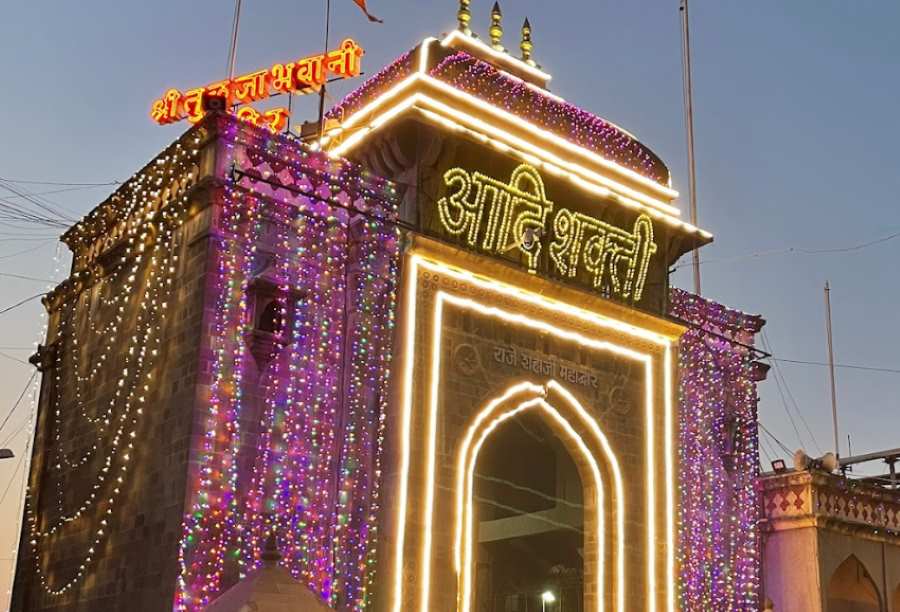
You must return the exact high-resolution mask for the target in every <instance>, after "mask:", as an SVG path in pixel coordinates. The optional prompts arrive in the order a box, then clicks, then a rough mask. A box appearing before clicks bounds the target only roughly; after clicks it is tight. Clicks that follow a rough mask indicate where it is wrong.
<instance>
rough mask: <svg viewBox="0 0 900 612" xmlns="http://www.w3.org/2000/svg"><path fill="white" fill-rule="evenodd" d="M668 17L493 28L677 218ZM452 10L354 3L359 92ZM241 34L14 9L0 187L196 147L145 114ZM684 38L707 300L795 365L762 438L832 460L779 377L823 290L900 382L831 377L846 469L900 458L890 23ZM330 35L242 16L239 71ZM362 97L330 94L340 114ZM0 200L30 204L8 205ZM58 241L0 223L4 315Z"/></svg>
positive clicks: (851, 356)
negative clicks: (630, 155) (603, 135)
mask: <svg viewBox="0 0 900 612" xmlns="http://www.w3.org/2000/svg"><path fill="white" fill-rule="evenodd" d="M491 4H492V2H488V0H474V1H473V2H472V12H473V29H474V30H475V31H476V32H477V33H479V34H481V35H483V36H486V34H487V25H488V22H489V19H488V15H489V12H490V6H491ZM678 4H679V3H678V0H666V1H663V0H652V1H651V0H640V1H631V2H617V3H612V2H610V3H605V2H580V1H576V0H569V1H557V2H552V3H548V2H546V1H543V0H515V1H513V0H507V2H506V3H505V4H503V10H504V25H505V27H506V37H505V42H506V45H507V46H508V47H511V48H517V46H518V31H519V26H520V24H521V22H522V20H523V18H524V17H525V16H528V17H529V18H530V20H531V23H532V25H533V29H534V33H533V39H534V42H535V58H536V59H537V61H538V62H539V63H541V64H542V66H543V68H544V69H545V70H547V71H548V72H550V73H551V74H552V75H553V81H552V83H551V88H552V90H553V91H554V92H555V93H557V94H559V95H561V96H563V97H564V98H566V99H567V100H568V101H570V102H573V103H575V104H577V105H579V106H582V107H584V108H586V109H588V110H590V111H592V112H594V113H597V114H598V115H600V116H602V117H604V118H607V119H609V120H610V121H613V122H615V123H617V124H618V125H621V126H622V127H624V128H626V129H627V130H628V131H630V132H631V133H633V134H635V135H636V136H637V137H638V138H639V139H640V140H641V141H642V142H644V143H645V144H646V145H648V146H649V147H650V148H652V149H653V150H654V151H655V152H656V153H657V154H658V155H659V156H660V157H661V158H662V159H663V160H664V161H665V162H666V163H667V164H668V165H669V167H670V169H671V170H672V173H673V185H674V187H675V188H676V189H678V190H679V191H680V192H681V194H682V197H681V199H680V206H681V208H682V210H683V211H684V214H685V215H687V195H688V181H687V172H686V167H687V164H686V152H685V151H686V147H685V133H684V120H683V105H682V86H681V52H680V17H679V11H678ZM456 6H457V5H456V2H454V1H453V0H417V1H415V2H411V1H401V0H369V8H370V10H371V11H372V12H373V13H374V14H376V15H378V16H379V17H381V18H382V19H383V20H384V22H385V23H384V24H383V25H379V24H372V23H369V22H368V21H367V20H366V19H365V17H364V16H363V15H362V14H361V13H360V11H359V10H358V9H357V8H356V6H355V5H354V3H353V2H352V0H333V7H332V9H333V12H332V15H333V18H332V40H333V41H338V40H340V38H343V37H346V36H351V37H353V38H355V39H356V40H357V41H359V42H360V43H361V44H362V45H363V46H364V47H365V48H366V55H365V57H364V58H363V70H364V71H365V72H367V73H369V74H372V73H374V72H376V71H377V70H378V69H379V68H380V67H381V66H383V65H384V64H385V63H387V62H389V61H390V60H391V59H393V58H394V57H396V56H397V55H399V54H400V53H402V52H404V51H406V50H408V49H409V48H411V47H413V46H415V45H416V44H417V43H418V42H419V41H420V40H422V39H423V38H424V37H426V36H429V35H435V34H439V33H441V32H446V31H449V30H450V29H452V28H453V27H455V13H456ZM232 11H233V2H232V1H230V0H218V1H213V0H202V1H201V0H194V1H192V2H164V1H159V2H144V3H136V2H133V3H132V2H126V3H123V2H113V1H112V0H105V1H87V2H77V3H76V2H52V3H51V2H42V1H39V0H38V1H31V2H15V3H14V2H7V3H6V4H5V6H4V9H3V17H2V19H0V76H2V79H3V83H4V85H3V87H2V91H3V106H2V109H3V112H2V113H0V142H2V146H0V179H4V180H16V181H41V182H56V183H109V182H111V181H114V180H119V181H121V180H125V179H127V178H128V177H129V176H131V175H132V174H133V173H134V172H135V171H137V170H138V169H140V168H141V167H142V166H143V165H144V164H145V163H146V162H147V161H149V160H150V159H151V158H152V157H153V156H154V155H156V154H157V153H158V152H159V151H160V150H161V149H162V148H164V147H165V146H166V145H167V144H168V143H170V142H171V141H173V140H174V139H175V138H176V137H177V136H178V135H179V134H180V133H181V131H182V130H184V129H185V128H186V127H187V125H186V124H184V123H180V124H176V125H172V126H167V127H160V126H157V125H156V124H155V123H153V122H152V121H151V119H150V117H149V114H148V113H149V109H150V104H151V102H152V100H153V99H155V98H156V97H158V96H159V95H160V94H162V93H163V92H164V91H165V89H167V88H168V87H177V88H180V89H187V88H190V87H194V86H199V85H203V84H206V83H208V82H211V81H214V80H216V79H219V78H223V77H224V76H226V63H227V52H228V39H229V34H230V29H231V21H232ZM691 18H692V23H691V27H692V30H691V34H692V41H693V55H694V99H695V128H696V159H697V176H698V191H697V193H698V201H699V208H700V223H699V224H700V226H701V227H703V228H704V229H707V230H709V231H711V232H713V234H714V235H715V242H714V243H713V244H712V245H710V246H708V247H705V248H704V249H703V250H702V253H701V254H702V259H703V261H704V264H703V268H702V273H703V294H704V296H705V297H708V298H711V299H713V300H716V301H719V302H722V303H724V304H726V305H728V306H731V307H734V308H738V309H740V310H744V311H747V312H752V313H759V314H761V315H762V316H763V317H765V318H766V320H767V321H768V323H767V325H766V327H765V335H766V337H767V338H768V341H769V344H768V349H769V350H770V352H771V353H773V354H774V356H775V357H776V358H778V359H783V360H788V361H784V362H781V363H779V370H778V371H776V370H775V369H774V368H773V370H772V371H771V372H770V374H769V380H768V381H766V382H765V383H763V384H762V386H761V396H762V399H761V403H760V411H759V412H760V420H761V421H762V423H763V424H764V425H765V426H766V428H768V429H769V430H770V431H771V432H772V433H773V434H774V435H775V436H776V437H777V438H778V439H779V440H780V441H781V442H783V443H784V444H785V445H786V446H787V447H788V448H789V449H791V450H793V449H795V448H798V447H803V448H806V449H807V450H808V451H809V454H811V455H818V454H820V453H821V451H826V450H830V448H831V447H832V445H833V443H832V426H831V403H830V397H829V391H828V372H827V368H825V367H822V366H821V365H805V364H797V363H790V362H789V361H805V362H823V361H825V359H826V344H825V324H824V305H823V296H822V288H823V285H824V283H825V281H826V280H830V282H831V285H832V304H833V311H834V344H835V357H836V361H837V363H838V364H841V365H842V366H843V365H850V366H865V367H867V368H881V369H886V370H892V371H875V370H871V369H855V368H847V367H840V368H838V370H837V388H838V404H839V412H840V428H841V452H842V454H844V455H846V454H847V452H848V449H847V434H848V433H849V434H850V435H851V436H852V445H853V449H852V450H853V453H854V454H858V453H861V452H867V451H876V450H882V449H887V448H896V447H900V418H898V413H900V411H898V391H900V358H898V353H897V348H896V347H897V345H898V343H900V329H898V314H897V304H898V302H900V284H898V282H897V279H898V276H897V269H898V265H900V237H897V238H896V239H886V240H881V239H882V238H888V237H891V236H900V212H898V208H900V197H898V194H900V163H898V161H897V159H898V158H897V153H896V150H897V147H898V143H900V121H898V110H900V78H898V74H900V68H898V65H900V30H898V29H897V24H898V23H900V3H897V2H890V1H888V0H882V1H880V2H878V1H867V0H857V1H853V2H848V1H846V0H841V1H838V0H832V1H826V0H791V1H790V2H784V1H782V0H755V1H753V2H740V3H738V2H721V1H719V0H693V2H692V3H691ZM323 27H324V1H323V0H320V1H317V2H311V1H306V2H298V1H296V0H295V1H293V2H291V1H288V0H267V1H265V2H258V1H254V0H245V1H244V3H243V15H242V22H241V29H240V37H239V43H238V57H237V70H238V71H239V72H240V71H245V72H248V71H252V70H256V69H259V68H263V67H267V66H269V65H271V64H272V63H275V62H280V61H288V60H290V59H294V58H297V57H301V56H304V55H308V54H312V53H316V52H319V51H321V48H322V46H323ZM360 82H361V81H356V82H355V83H350V82H348V83H342V84H339V85H338V86H336V87H334V89H333V91H332V95H334V96H335V97H338V98H339V97H340V96H341V95H343V94H344V93H346V92H347V91H348V90H349V89H350V88H351V87H352V86H353V85H355V84H358V83H360ZM313 102H314V100H312V99H307V100H305V101H303V102H302V103H301V104H295V113H294V120H295V121H297V120H303V119H310V118H314V104H313ZM11 185H12V186H13V187H15V188H16V189H20V190H21V189H25V190H28V191H31V192H37V193H45V192H49V191H57V190H69V189H72V188H73V187H75V188H77V189H73V190H69V191H59V192H57V193H48V194H46V197H47V198H48V199H49V200H51V201H52V202H54V203H55V204H57V205H58V207H59V208H62V209H65V210H66V211H67V212H68V214H70V216H71V217H72V218H77V217H80V216H81V215H83V214H85V213H87V212H88V211H89V210H91V208H93V207H94V206H95V205H96V204H98V203H99V202H100V201H102V200H103V198H104V197H105V196H107V195H108V194H109V193H110V192H111V191H112V190H113V189H114V186H101V187H81V186H78V185H52V184H38V183H34V184H32V183H26V182H21V183H12V184H11ZM0 199H2V200H3V202H4V203H6V204H13V205H15V204H16V203H17V202H19V200H18V199H16V198H15V197H13V194H11V193H10V192H8V191H6V190H4V189H3V188H2V187H0ZM54 238H55V236H54V234H53V232H52V231H49V230H46V229H44V228H28V229H19V228H18V227H12V226H10V225H9V223H5V222H0V283H2V285H0V286H2V291H0V310H2V309H3V308H6V307H7V306H10V305H13V304H15V303H17V302H19V301H20V300H22V299H24V298H27V297H29V296H32V295H34V294H37V293H40V292H42V291H44V290H46V286H47V283H46V282H41V281H40V280H37V281H35V280H26V279H21V278H13V277H10V276H8V275H9V274H15V275H20V276H26V277H32V278H35V279H51V278H55V279H56V280H59V279H61V278H63V276H64V273H65V271H66V270H67V267H68V258H67V257H66V256H63V257H62V258H61V259H60V260H59V262H58V264H57V263H55V254H56V252H57V246H56V242H55V240H54ZM63 251H64V249H63ZM892 262H893V263H892ZM681 263H682V265H684V266H685V267H683V268H681V269H679V270H678V271H677V272H676V274H675V277H674V279H673V281H674V284H675V285H677V286H681V287H684V288H687V289H690V288H691V276H690V268H689V265H688V264H689V257H685V258H683V260H682V262H681ZM57 266H58V267H59V271H58V272H56V276H55V277H54V268H55V267H57ZM40 313H41V306H40V303H39V302H38V301H37V300H33V301H31V302H29V303H28V304H26V305H24V306H22V307H19V308H16V309H14V310H12V311H10V312H8V313H5V314H0V334H2V339H0V377H2V378H0V380H2V381H3V384H2V386H0V422H2V420H3V419H4V418H5V417H6V416H7V412H8V410H9V409H10V407H12V406H13V404H14V403H15V401H16V399H17V398H18V397H19V395H20V393H22V390H23V388H25V385H26V382H27V381H28V378H29V377H30V376H31V374H32V372H33V371H34V369H33V368H32V367H31V366H30V365H28V364H26V363H23V362H24V361H26V360H27V358H28V356H29V355H30V354H31V352H32V350H33V343H34V341H35V340H36V339H37V338H38V336H39V334H40V331H41V318H40ZM782 376H783V378H782ZM785 385H786V386H785ZM28 400H29V395H28V394H27V393H26V395H25V398H24V399H23V401H22V402H21V403H20V405H19V407H18V408H17V409H16V410H15V412H14V413H13V414H12V415H11V416H10V418H9V420H8V422H7V424H6V425H5V426H4V427H3V428H2V430H0V447H7V446H8V447H11V448H12V449H13V450H14V452H15V453H16V455H17V457H16V458H15V459H12V460H0V495H2V496H3V497H2V500H0V596H3V594H5V593H6V591H7V590H8V580H9V574H10V570H11V565H12V558H13V556H14V550H13V548H14V542H15V533H16V529H15V528H16V526H17V524H18V523H17V521H18V514H19V510H20V504H21V501H20V500H21V489H22V482H23V475H24V470H25V467H26V461H24V460H23V461H21V462H20V461H19V457H21V456H22V455H23V453H24V451H25V446H26V443H27V438H28V433H29V428H28V427H27V426H25V425H24V424H25V423H26V422H27V420H28V417H29V411H30V410H31V409H32V405H31V403H30V402H29V401H28ZM794 401H795V402H796V404H795V403H794ZM786 406H787V407H788V408H789V409H790V411H791V415H792V417H793V419H794V421H795V424H792V423H791V420H790V419H789V418H788V416H787V412H786V410H787V408H786ZM798 409H799V414H798V413H797V412H796V411H797V410H798ZM800 415H802V417H801V416H800ZM804 420H805V422H804ZM807 424H808V427H809V429H810V430H811V434H810V433H809V432H808V431H807ZM795 425H796V428H795ZM798 432H799V436H798ZM763 451H764V452H763V454H762V457H763V463H764V465H765V466H766V467H768V463H769V458H770V457H772V456H774V455H775V452H777V453H778V455H779V456H782V457H785V458H789V457H788V453H786V452H784V451H782V450H781V449H780V448H779V447H778V445H777V444H776V443H775V442H774V441H772V440H771V439H769V438H766V441H765V443H764V445H763ZM873 469H877V468H873ZM0 601H4V600H3V599H0ZM0 605H3V604H0Z"/></svg>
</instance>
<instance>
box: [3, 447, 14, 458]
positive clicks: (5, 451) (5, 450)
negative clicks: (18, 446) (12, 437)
mask: <svg viewBox="0 0 900 612" xmlns="http://www.w3.org/2000/svg"><path fill="white" fill-rule="evenodd" d="M13 457H15V455H14V454H13V452H12V450H10V449H8V448H0V459H12V458H13Z"/></svg>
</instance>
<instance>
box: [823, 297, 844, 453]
mask: <svg viewBox="0 0 900 612" xmlns="http://www.w3.org/2000/svg"><path fill="white" fill-rule="evenodd" d="M825 332H826V334H827V336H828V372H829V374H830V378H831V418H832V421H833V422H834V454H835V455H836V456H837V457H838V458H840V456H841V447H840V443H839V440H840V438H839V437H838V416H837V391H836V387H835V383H834V344H833V342H832V338H831V287H830V285H829V284H828V281H825Z"/></svg>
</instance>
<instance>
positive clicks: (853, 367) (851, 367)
mask: <svg viewBox="0 0 900 612" xmlns="http://www.w3.org/2000/svg"><path fill="white" fill-rule="evenodd" d="M769 359H771V360H772V361H777V362H780V363H794V364H798V365H814V366H825V367H827V366H828V364H827V363H825V362H824V361H801V360H799V359H781V358H775V357H769ZM834 367H836V368H846V369H849V370H865V371H868V372H886V373H888V374H900V369H897V368H882V367H876V366H862V365H855V364H849V363H836V364H834Z"/></svg>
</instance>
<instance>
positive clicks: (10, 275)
mask: <svg viewBox="0 0 900 612" xmlns="http://www.w3.org/2000/svg"><path fill="white" fill-rule="evenodd" d="M0 276H7V277H9V278H19V279H21V280H27V281H35V282H37V283H52V282H53V281H52V280H50V279H48V278H36V277H34V276H25V275H23V274H13V273H12V272H0Z"/></svg>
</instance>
